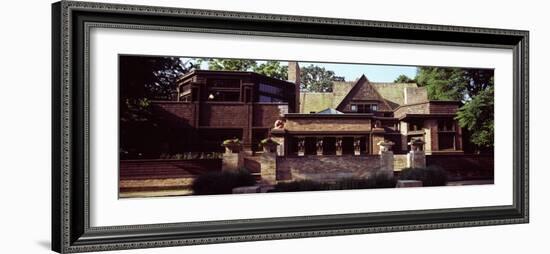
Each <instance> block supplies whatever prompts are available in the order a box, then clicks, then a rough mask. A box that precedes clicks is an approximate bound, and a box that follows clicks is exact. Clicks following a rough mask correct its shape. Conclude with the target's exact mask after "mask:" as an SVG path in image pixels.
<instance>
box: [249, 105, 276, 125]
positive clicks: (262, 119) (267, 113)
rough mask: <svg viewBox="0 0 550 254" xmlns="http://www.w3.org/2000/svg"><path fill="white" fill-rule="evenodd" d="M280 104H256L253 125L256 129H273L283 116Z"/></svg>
mask: <svg viewBox="0 0 550 254" xmlns="http://www.w3.org/2000/svg"><path fill="white" fill-rule="evenodd" d="M280 107H281V105H279V104H255V105H254V118H253V121H252V125H253V126H256V127H273V124H274V123H275V121H276V120H277V119H279V117H280V115H281V110H280V109H279V108H280Z"/></svg>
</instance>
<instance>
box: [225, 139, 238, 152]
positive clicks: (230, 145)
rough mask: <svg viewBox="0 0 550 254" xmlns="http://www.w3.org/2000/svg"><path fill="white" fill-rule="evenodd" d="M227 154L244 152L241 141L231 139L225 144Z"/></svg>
mask: <svg viewBox="0 0 550 254" xmlns="http://www.w3.org/2000/svg"><path fill="white" fill-rule="evenodd" d="M222 146H223V147H225V152H226V153H239V152H240V151H241V150H242V145H241V141H240V140H238V139H229V140H226V141H224V142H223V144H222Z"/></svg>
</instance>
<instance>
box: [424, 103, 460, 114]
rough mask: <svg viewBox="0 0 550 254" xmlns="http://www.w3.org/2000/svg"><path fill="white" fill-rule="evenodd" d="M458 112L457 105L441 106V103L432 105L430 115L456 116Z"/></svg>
mask: <svg viewBox="0 0 550 254" xmlns="http://www.w3.org/2000/svg"><path fill="white" fill-rule="evenodd" d="M457 110H458V105H457V104H454V103H452V104H441V103H430V113H431V114H456V111H457Z"/></svg>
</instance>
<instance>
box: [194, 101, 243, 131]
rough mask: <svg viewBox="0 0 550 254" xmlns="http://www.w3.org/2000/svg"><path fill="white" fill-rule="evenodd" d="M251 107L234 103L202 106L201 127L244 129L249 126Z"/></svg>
mask: <svg viewBox="0 0 550 254" xmlns="http://www.w3.org/2000/svg"><path fill="white" fill-rule="evenodd" d="M248 110H249V106H247V105H245V104H234V103H216V104H202V105H201V108H200V111H201V112H200V113H201V114H200V119H199V123H200V126H211V127H220V128H232V127H237V128H243V127H246V126H247V125H248V122H247V119H248V116H249V111H248Z"/></svg>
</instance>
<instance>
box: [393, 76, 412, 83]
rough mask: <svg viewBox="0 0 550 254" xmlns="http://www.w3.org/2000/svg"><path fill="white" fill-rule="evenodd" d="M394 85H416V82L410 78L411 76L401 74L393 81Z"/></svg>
mask: <svg viewBox="0 0 550 254" xmlns="http://www.w3.org/2000/svg"><path fill="white" fill-rule="evenodd" d="M393 83H416V80H414V79H412V78H409V76H407V75H405V74H401V75H399V77H397V78H396V79H395V80H394V81H393Z"/></svg>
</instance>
